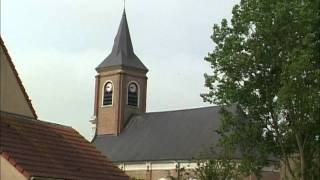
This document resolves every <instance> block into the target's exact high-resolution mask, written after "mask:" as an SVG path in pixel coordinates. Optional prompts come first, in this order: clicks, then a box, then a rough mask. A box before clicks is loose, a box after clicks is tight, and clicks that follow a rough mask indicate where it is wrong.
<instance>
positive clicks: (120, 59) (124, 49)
mask: <svg viewBox="0 0 320 180" xmlns="http://www.w3.org/2000/svg"><path fill="white" fill-rule="evenodd" d="M113 66H122V67H129V68H134V69H139V70H142V71H146V72H147V71H148V69H147V68H146V66H145V65H144V64H143V63H142V62H141V61H140V59H139V58H138V57H137V56H136V55H135V53H134V51H133V47H132V42H131V37H130V32H129V27H128V23H127V18H126V12H125V11H123V15H122V19H121V22H120V26H119V30H118V33H117V36H116V37H115V39H114V44H113V48H112V52H111V53H110V55H109V56H108V57H107V58H106V59H104V61H103V62H102V63H101V64H100V65H99V66H98V67H97V68H96V70H97V71H100V70H102V69H104V68H108V67H113Z"/></svg>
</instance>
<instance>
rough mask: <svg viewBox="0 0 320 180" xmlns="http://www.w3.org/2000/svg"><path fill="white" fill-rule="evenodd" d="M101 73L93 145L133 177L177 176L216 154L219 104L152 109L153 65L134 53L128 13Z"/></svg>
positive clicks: (274, 174)
mask: <svg viewBox="0 0 320 180" xmlns="http://www.w3.org/2000/svg"><path fill="white" fill-rule="evenodd" d="M96 71H97V73H98V74H97V76H96V88H95V103H94V117H95V119H94V120H93V121H92V122H93V123H94V124H95V126H96V134H95V137H94V139H93V140H92V143H93V144H94V145H95V146H96V147H97V149H99V150H100V151H101V152H102V153H104V154H105V155H108V157H110V158H111V160H112V161H113V162H114V163H116V164H117V165H118V166H119V167H120V168H121V169H123V170H124V171H125V172H126V173H127V174H128V175H129V176H131V177H136V178H141V179H147V180H151V179H152V180H158V179H162V180H163V179H166V178H168V177H170V176H173V177H177V175H178V173H179V172H178V170H177V169H179V167H185V168H186V169H188V170H191V169H194V168H195V167H196V166H197V163H196V161H195V159H197V158H199V156H200V155H203V154H207V155H208V156H209V155H210V154H209V153H210V147H212V146H213V145H214V144H216V143H217V142H218V139H219V136H218V134H217V133H216V132H215V130H216V129H217V128H218V126H219V122H220V121H219V119H220V118H219V117H220V114H219V110H220V108H219V107H217V106H211V107H204V108H197V109H185V110H178V111H167V112H153V113H149V112H146V92H147V79H148V78H147V72H148V69H147V67H146V66H145V65H144V64H143V63H142V61H141V60H140V59H139V58H138V56H137V55H136V54H135V53H134V49H133V46H132V42H131V38H130V33H129V28H128V23H127V18H126V12H125V11H124V12H123V15H122V19H121V22H120V26H119V29H118V33H117V35H116V37H115V40H114V45H113V48H112V52H111V53H110V55H109V56H107V58H106V59H105V60H104V61H103V62H102V63H101V64H100V65H98V67H97V68H96ZM208 156H207V157H208ZM263 176H264V179H279V170H278V169H277V168H276V167H274V166H270V167H265V168H264V172H263ZM251 178H254V177H248V179H251Z"/></svg>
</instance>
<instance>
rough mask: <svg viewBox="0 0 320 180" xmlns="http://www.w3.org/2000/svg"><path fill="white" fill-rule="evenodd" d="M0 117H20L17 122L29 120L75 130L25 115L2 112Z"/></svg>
mask: <svg viewBox="0 0 320 180" xmlns="http://www.w3.org/2000/svg"><path fill="white" fill-rule="evenodd" d="M0 116H7V117H9V118H14V117H18V119H15V120H20V121H21V120H22V121H23V120H28V121H33V122H36V123H43V124H48V125H52V126H58V127H62V128H68V129H73V128H72V127H71V126H66V125H61V124H58V123H53V122H48V121H44V120H41V119H35V118H34V117H29V116H24V115H21V114H15V113H11V112H6V111H0ZM73 130H75V129H73ZM75 131H76V130H75ZM77 132H78V131H77Z"/></svg>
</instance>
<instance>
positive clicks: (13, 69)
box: [0, 37, 38, 118]
mask: <svg viewBox="0 0 320 180" xmlns="http://www.w3.org/2000/svg"><path fill="white" fill-rule="evenodd" d="M0 46H1V48H2V49H3V51H4V54H5V56H6V57H7V59H8V61H9V64H10V66H11V69H12V71H13V72H14V75H15V76H16V79H17V81H18V84H19V86H20V89H21V91H22V93H23V95H24V97H25V98H26V101H27V102H28V105H29V108H30V109H31V111H32V114H33V116H34V118H38V117H37V114H36V111H35V110H34V108H33V106H32V103H31V100H30V98H29V96H28V94H27V92H26V89H25V88H24V86H23V84H22V81H21V79H20V78H19V75H18V72H17V70H16V68H15V66H14V64H13V62H12V59H11V57H10V55H9V53H8V49H7V48H6V46H5V45H4V42H3V40H2V38H1V37H0Z"/></svg>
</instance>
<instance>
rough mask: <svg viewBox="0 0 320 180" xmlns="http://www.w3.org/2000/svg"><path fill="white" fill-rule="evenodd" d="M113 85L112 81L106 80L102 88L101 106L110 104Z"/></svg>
mask: <svg viewBox="0 0 320 180" xmlns="http://www.w3.org/2000/svg"><path fill="white" fill-rule="evenodd" d="M112 94H113V85H112V82H110V81H109V82H107V83H106V84H105V85H104V88H103V106H111V105H112Z"/></svg>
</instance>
